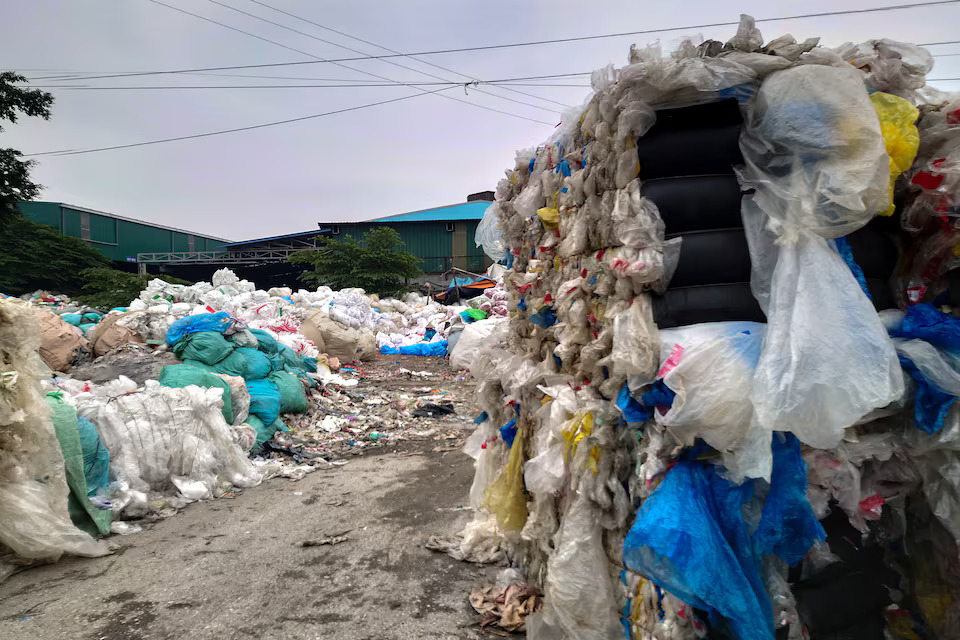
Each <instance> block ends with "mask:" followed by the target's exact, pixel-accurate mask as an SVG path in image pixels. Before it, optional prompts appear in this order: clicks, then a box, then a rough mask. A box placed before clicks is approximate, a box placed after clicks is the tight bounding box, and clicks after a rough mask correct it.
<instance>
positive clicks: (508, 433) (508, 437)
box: [500, 418, 517, 447]
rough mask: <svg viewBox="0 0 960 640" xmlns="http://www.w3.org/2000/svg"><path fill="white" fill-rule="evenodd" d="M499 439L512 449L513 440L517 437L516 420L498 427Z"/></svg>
mask: <svg viewBox="0 0 960 640" xmlns="http://www.w3.org/2000/svg"><path fill="white" fill-rule="evenodd" d="M500 437H501V438H503V441H504V442H506V443H507V447H513V439H514V438H516V437H517V419H516V418H514V419H513V420H511V421H510V422H508V423H507V424H505V425H503V426H502V427H500Z"/></svg>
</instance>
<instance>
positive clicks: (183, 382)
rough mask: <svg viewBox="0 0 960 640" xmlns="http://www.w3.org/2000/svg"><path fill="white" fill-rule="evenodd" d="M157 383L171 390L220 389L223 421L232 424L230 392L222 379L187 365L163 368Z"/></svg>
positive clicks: (228, 386)
mask: <svg viewBox="0 0 960 640" xmlns="http://www.w3.org/2000/svg"><path fill="white" fill-rule="evenodd" d="M157 382H159V383H160V384H161V385H163V386H164V387H170V388H171V389H182V388H183V387H188V386H190V385H196V386H198V387H203V388H205V389H214V388H215V389H221V390H222V391H223V408H222V411H223V419H224V420H226V422H227V424H233V417H234V416H233V400H232V398H231V396H232V392H231V389H230V385H229V384H228V383H227V381H226V380H224V379H223V378H221V377H219V376H216V375H214V374H212V373H207V372H206V371H202V370H201V369H198V368H197V367H191V366H190V365H187V364H175V365H172V366H169V367H164V368H163V371H161V372H160V377H159V378H158V379H157Z"/></svg>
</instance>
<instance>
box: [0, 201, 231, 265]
mask: <svg viewBox="0 0 960 640" xmlns="http://www.w3.org/2000/svg"><path fill="white" fill-rule="evenodd" d="M19 206H20V212H21V213H22V214H23V215H24V216H25V217H26V218H27V219H28V220H31V221H32V222H37V223H39V224H48V225H50V226H52V227H56V228H57V229H59V230H60V233H62V234H63V235H66V236H72V237H74V238H82V239H84V240H86V241H87V242H88V243H90V245H92V246H94V247H96V248H97V249H99V250H100V251H101V252H102V253H103V254H104V255H105V256H107V257H108V258H110V259H111V260H114V261H116V262H136V261H137V254H138V253H147V252H153V251H223V250H224V244H225V243H226V242H227V240H225V239H224V238H215V237H213V236H203V235H199V234H196V233H192V232H190V231H184V230H183V229H175V228H173V227H165V226H163V225H158V224H152V223H149V222H141V221H139V220H131V219H130V218H124V217H121V216H118V215H114V214H112V213H105V212H103V211H95V210H93V209H85V208H84V207H77V206H74V205H72V204H64V203H62V202H21V203H20V205H19Z"/></svg>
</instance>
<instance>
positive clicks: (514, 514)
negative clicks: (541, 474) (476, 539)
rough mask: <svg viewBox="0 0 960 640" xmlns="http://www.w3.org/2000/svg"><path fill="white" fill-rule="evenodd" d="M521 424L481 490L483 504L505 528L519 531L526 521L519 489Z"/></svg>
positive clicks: (523, 496)
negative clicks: (498, 466)
mask: <svg viewBox="0 0 960 640" xmlns="http://www.w3.org/2000/svg"><path fill="white" fill-rule="evenodd" d="M523 462H524V460H523V428H522V427H520V428H518V429H517V435H516V436H515V437H514V439H513V446H512V447H510V455H509V457H508V458H507V464H506V466H504V467H503V469H501V470H500V474H499V475H498V476H497V478H496V479H495V480H494V481H493V482H491V483H490V486H489V487H487V490H486V492H485V494H484V496H485V497H486V500H485V501H484V506H485V507H486V508H487V510H488V511H489V512H490V513H492V514H493V515H495V516H496V517H497V523H498V524H499V525H500V526H501V527H503V529H505V530H506V531H520V530H521V529H523V525H525V524H526V523H527V495H526V493H524V491H523Z"/></svg>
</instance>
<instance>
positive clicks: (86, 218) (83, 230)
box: [80, 211, 90, 240]
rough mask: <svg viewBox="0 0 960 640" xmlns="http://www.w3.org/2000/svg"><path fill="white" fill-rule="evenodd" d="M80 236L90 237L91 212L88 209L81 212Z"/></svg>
mask: <svg viewBox="0 0 960 640" xmlns="http://www.w3.org/2000/svg"><path fill="white" fill-rule="evenodd" d="M80 237H81V238H83V239H84V240H89V239H90V214H89V213H87V212H86V211H81V212H80Z"/></svg>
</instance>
